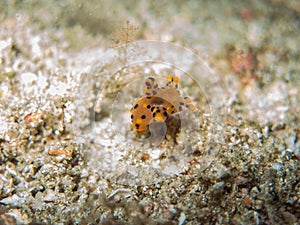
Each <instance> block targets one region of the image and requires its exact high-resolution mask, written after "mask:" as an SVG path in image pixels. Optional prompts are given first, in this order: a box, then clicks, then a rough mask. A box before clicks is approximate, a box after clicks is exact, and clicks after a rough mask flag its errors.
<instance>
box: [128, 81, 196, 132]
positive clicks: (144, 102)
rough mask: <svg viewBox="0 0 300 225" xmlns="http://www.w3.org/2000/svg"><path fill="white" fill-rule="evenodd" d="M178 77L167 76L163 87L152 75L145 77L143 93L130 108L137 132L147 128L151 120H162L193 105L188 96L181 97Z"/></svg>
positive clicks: (191, 107) (133, 124)
mask: <svg viewBox="0 0 300 225" xmlns="http://www.w3.org/2000/svg"><path fill="white" fill-rule="evenodd" d="M178 83H179V78H178V77H174V76H168V77H167V83H166V85H165V86H164V87H159V86H158V83H157V81H156V80H155V79H154V78H153V77H149V78H147V79H146V81H145V83H144V94H143V95H142V96H141V97H140V98H139V99H137V100H136V101H135V102H134V104H133V107H132V108H131V110H130V117H131V124H132V128H133V129H134V130H135V131H137V132H142V131H145V130H147V129H148V127H149V124H150V123H151V122H152V121H155V122H164V121H166V120H167V119H169V118H170V116H172V114H174V113H177V112H178V111H181V110H182V107H186V108H188V109H190V110H191V111H194V110H195V106H194V105H193V104H192V103H191V101H192V100H191V99H190V98H189V97H182V96H181V93H180V91H179V89H178Z"/></svg>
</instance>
